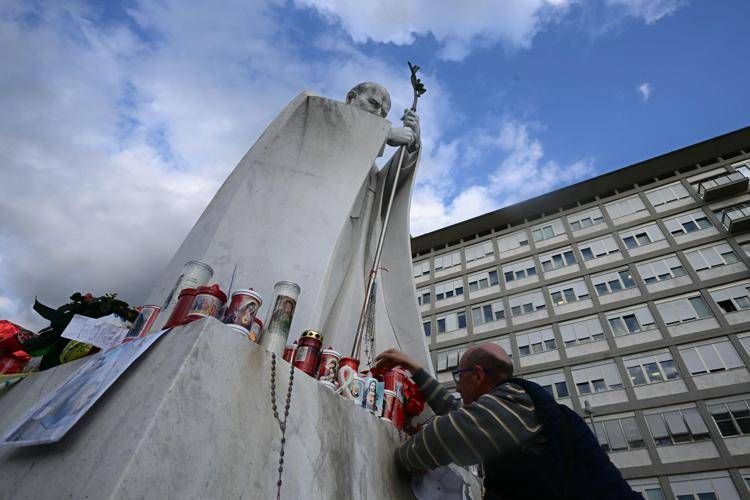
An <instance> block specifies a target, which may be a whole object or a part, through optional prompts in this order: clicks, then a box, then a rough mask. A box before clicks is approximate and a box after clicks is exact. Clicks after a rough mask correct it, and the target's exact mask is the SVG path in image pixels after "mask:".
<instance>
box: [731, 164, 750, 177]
mask: <svg viewBox="0 0 750 500" xmlns="http://www.w3.org/2000/svg"><path fill="white" fill-rule="evenodd" d="M732 167H734V170H735V171H737V172H739V173H741V174H742V175H744V176H745V177H750V161H743V162H740V163H735V164H734V165H732Z"/></svg>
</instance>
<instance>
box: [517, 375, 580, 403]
mask: <svg viewBox="0 0 750 500" xmlns="http://www.w3.org/2000/svg"><path fill="white" fill-rule="evenodd" d="M525 378H526V379H528V380H531V381H532V382H535V383H537V384H539V385H541V386H542V387H543V388H544V389H545V390H546V391H547V392H549V393H550V394H551V395H552V396H553V397H554V398H555V399H562V398H569V397H570V391H568V382H567V381H566V380H565V374H564V373H563V372H561V371H560V372H547V373H539V374H537V375H529V376H527V377H525Z"/></svg>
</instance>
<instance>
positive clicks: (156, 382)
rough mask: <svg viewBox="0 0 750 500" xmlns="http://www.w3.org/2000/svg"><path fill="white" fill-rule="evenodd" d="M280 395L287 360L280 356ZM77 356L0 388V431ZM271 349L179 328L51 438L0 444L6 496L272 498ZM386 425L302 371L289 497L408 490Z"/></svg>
mask: <svg viewBox="0 0 750 500" xmlns="http://www.w3.org/2000/svg"><path fill="white" fill-rule="evenodd" d="M278 365H279V367H280V372H281V373H280V374H279V375H277V380H278V382H277V383H278V388H277V395H278V396H277V397H278V398H279V400H280V403H281V404H282V405H283V400H284V397H285V394H286V387H287V379H288V373H289V370H288V367H289V365H288V364H287V363H286V362H283V361H279V362H278ZM76 366H77V363H69V364H66V365H63V366H61V367H59V368H56V369H54V370H49V371H46V372H43V373H41V374H38V375H36V376H33V377H30V378H28V379H27V380H25V381H23V382H21V383H20V384H19V385H17V386H16V387H15V388H13V389H12V390H11V391H10V392H9V393H8V394H6V395H5V396H3V397H2V398H0V405H1V406H2V408H3V411H2V412H0V430H5V429H7V428H8V426H10V425H12V423H13V422H14V421H15V420H16V419H17V418H18V417H19V416H20V415H21V414H23V413H24V412H25V411H26V410H27V409H28V408H29V407H30V406H31V405H32V404H33V403H34V401H36V400H38V398H39V397H40V396H41V395H43V394H45V393H47V392H49V391H51V390H54V388H55V387H56V386H58V385H59V384H61V383H62V381H63V380H64V379H65V376H66V375H67V374H69V373H70V372H71V371H72V370H74V369H75V368H76ZM269 381H270V355H269V354H268V353H267V352H265V351H264V350H263V349H261V348H260V347H259V346H257V345H255V344H252V343H251V342H249V341H247V340H246V339H245V338H244V337H241V336H239V335H237V334H236V333H234V332H232V331H231V330H229V329H228V328H226V327H225V326H223V325H222V324H221V323H219V322H217V321H215V320H213V319H210V320H202V321H199V322H195V323H192V324H190V325H187V326H186V327H183V328H179V329H175V330H174V331H172V332H171V333H169V334H167V335H166V336H164V338H162V339H160V340H159V341H158V342H157V343H156V344H155V345H154V346H153V347H152V348H151V350H150V351H148V352H147V353H146V354H145V355H144V356H143V357H142V358H141V359H140V360H138V361H136V362H135V363H134V364H133V366H132V367H131V368H130V369H129V370H128V371H127V372H126V373H125V374H124V375H123V377H122V378H121V379H120V380H118V381H117V382H116V383H115V384H114V385H113V386H112V387H111V388H110V390H109V391H108V392H107V393H106V394H105V395H104V396H103V397H102V399H101V400H100V401H98V402H97V403H96V404H95V405H94V407H93V408H92V409H91V410H90V411H89V413H88V414H87V415H86V416H85V417H84V418H83V419H82V420H81V421H80V422H79V423H78V424H77V425H76V426H75V427H74V428H73V429H72V430H71V432H70V433H69V434H68V435H67V436H65V438H63V440H62V441H60V442H59V443H56V444H53V445H43V446H37V447H29V448H24V449H6V450H2V451H0V481H1V482H2V485H3V488H2V492H3V493H2V494H0V497H2V498H13V499H39V498H200V499H210V498H273V497H274V496H275V484H276V480H277V477H276V469H277V467H278V465H277V461H278V451H279V438H280V432H279V430H278V427H277V425H276V423H275V421H274V419H273V414H272V412H271V406H270V402H269V399H270V398H269V384H270V382H269ZM399 443H400V439H399V436H398V433H397V432H396V431H395V430H394V429H393V428H392V427H390V424H388V423H386V422H383V421H380V420H379V419H377V418H375V417H374V416H372V415H370V414H369V413H368V412H366V411H364V410H361V409H359V408H355V407H354V405H352V404H351V403H350V402H349V401H347V400H344V399H342V398H340V397H338V396H336V395H335V394H333V393H331V392H329V391H328V390H326V389H325V388H323V387H322V386H319V385H318V384H317V382H316V381H315V380H314V379H312V378H310V377H307V376H306V375H305V374H303V373H302V372H299V371H297V372H296V373H295V378H294V392H293V395H292V406H291V414H290V417H289V428H288V432H287V448H286V466H285V472H284V486H283V489H282V498H286V499H301V498H311V499H312V498H315V499H317V498H332V499H333V498H336V499H341V498H346V499H359V498H362V499H364V498H370V499H385V498H388V499H401V498H404V499H406V498H412V494H411V490H410V488H409V483H408V481H409V479H408V477H404V476H402V475H400V473H399V472H398V471H397V468H396V464H395V457H394V452H395V449H396V447H397V446H398V445H399Z"/></svg>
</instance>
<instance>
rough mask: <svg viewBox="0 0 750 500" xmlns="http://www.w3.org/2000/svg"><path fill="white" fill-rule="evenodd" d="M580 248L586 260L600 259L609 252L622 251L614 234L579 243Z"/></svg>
mask: <svg viewBox="0 0 750 500" xmlns="http://www.w3.org/2000/svg"><path fill="white" fill-rule="evenodd" d="M578 249H579V250H580V251H581V256H582V257H583V260H585V261H589V260H594V259H598V258H599V257H604V256H605V255H609V254H614V253H620V248H619V247H618V246H617V242H615V239H614V238H613V237H612V236H605V237H604V238H600V239H597V240H593V241H586V242H583V243H579V244H578Z"/></svg>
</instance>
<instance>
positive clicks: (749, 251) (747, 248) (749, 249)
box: [740, 241, 750, 257]
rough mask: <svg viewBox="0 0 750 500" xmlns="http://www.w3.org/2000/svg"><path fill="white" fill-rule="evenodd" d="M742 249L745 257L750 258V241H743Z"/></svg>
mask: <svg viewBox="0 0 750 500" xmlns="http://www.w3.org/2000/svg"><path fill="white" fill-rule="evenodd" d="M740 248H741V249H742V251H743V252H745V255H747V256H748V257H750V241H743V242H742V243H740Z"/></svg>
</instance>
